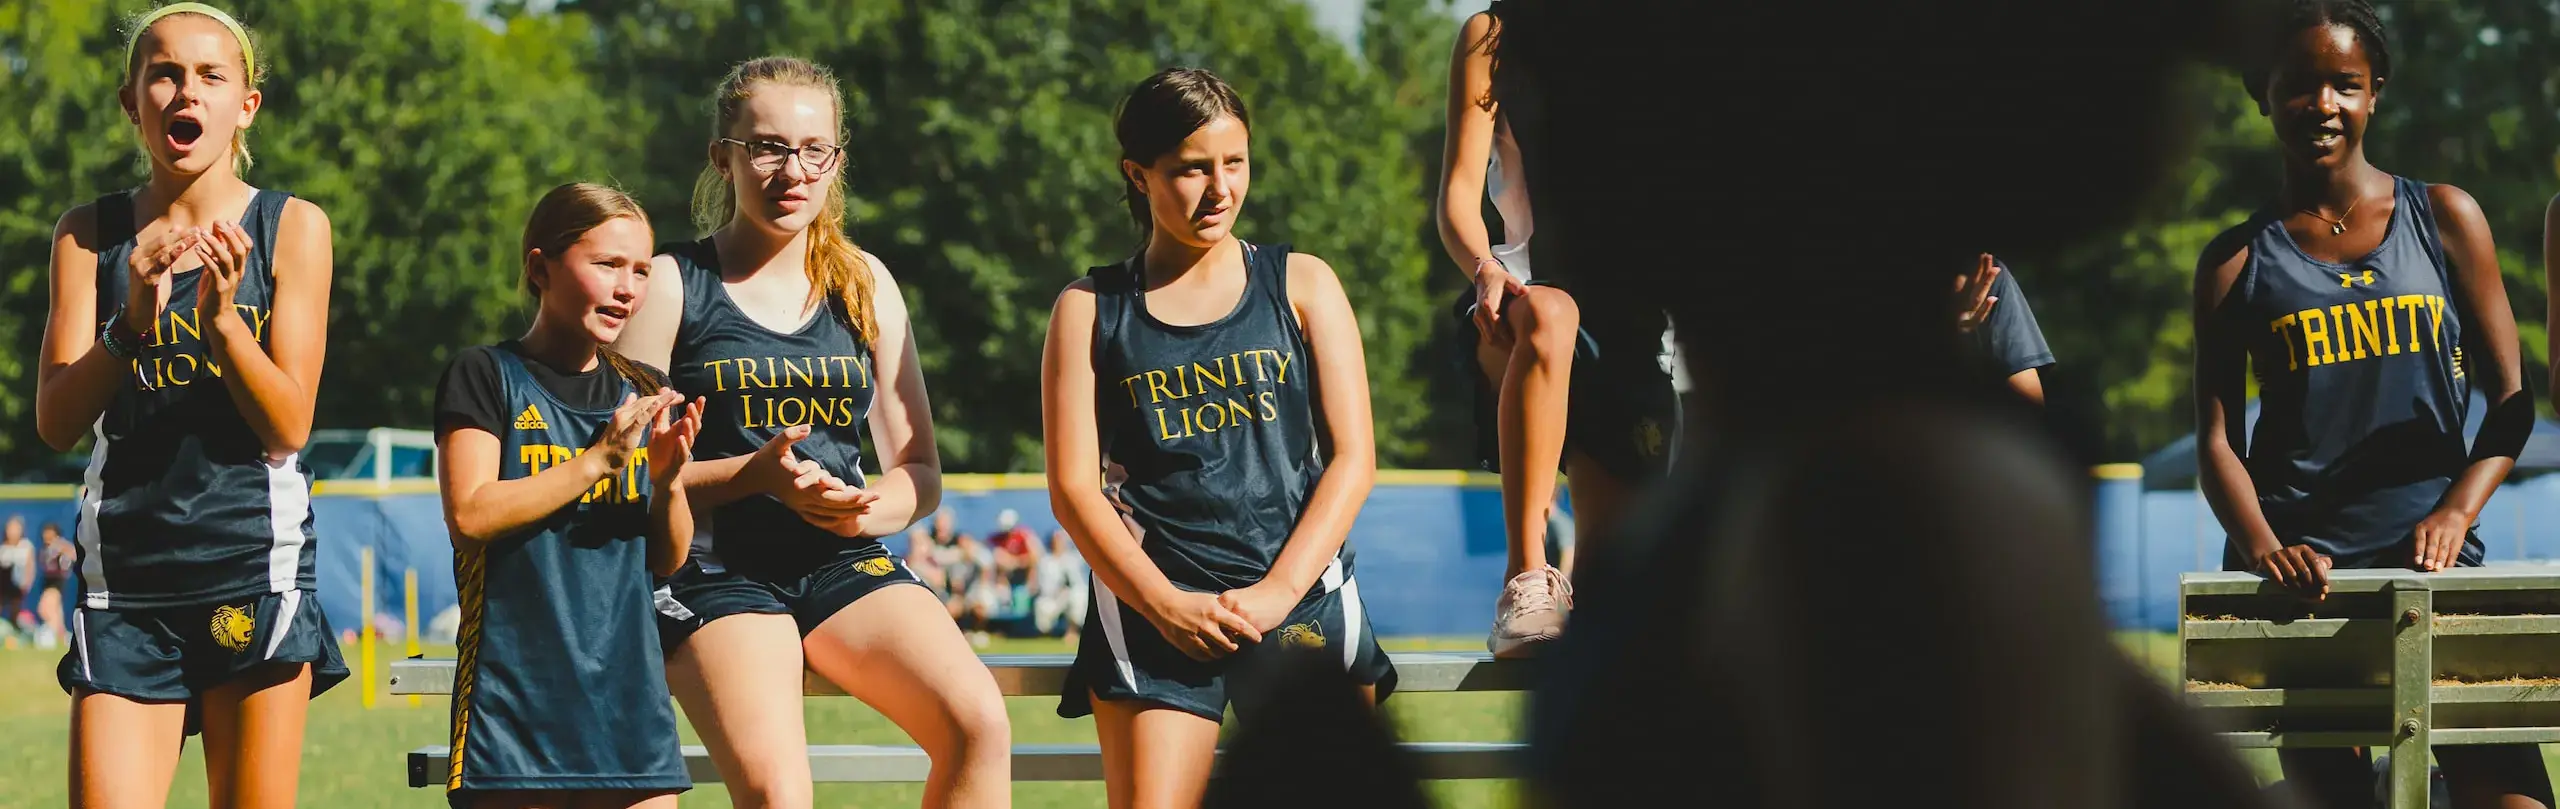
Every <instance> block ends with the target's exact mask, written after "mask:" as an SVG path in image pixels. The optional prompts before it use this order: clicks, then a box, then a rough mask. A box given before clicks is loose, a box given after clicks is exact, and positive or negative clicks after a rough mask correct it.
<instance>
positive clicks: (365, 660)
mask: <svg viewBox="0 0 2560 809" xmlns="http://www.w3.org/2000/svg"><path fill="white" fill-rule="evenodd" d="M356 564H357V565H358V566H360V567H362V568H364V608H363V610H362V611H361V614H362V615H363V616H364V617H363V619H362V620H363V621H364V626H362V627H358V628H357V629H356V647H357V648H358V649H360V650H361V651H360V652H359V653H358V654H359V657H361V658H362V660H361V662H360V663H359V664H358V665H359V666H360V667H361V668H362V669H363V670H362V671H360V672H358V673H357V675H356V676H358V677H360V678H362V679H363V680H364V707H366V708H372V707H373V701H374V699H375V697H374V692H375V691H376V690H378V689H377V687H376V683H375V678H374V676H373V672H374V668H373V549H372V548H370V547H367V548H364V549H362V550H361V552H360V554H359V556H358V557H357V562H356Z"/></svg>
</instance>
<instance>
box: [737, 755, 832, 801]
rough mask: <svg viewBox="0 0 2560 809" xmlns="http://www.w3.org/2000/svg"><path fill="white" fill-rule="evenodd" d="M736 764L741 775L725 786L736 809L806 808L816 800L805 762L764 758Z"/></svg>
mask: <svg viewBox="0 0 2560 809" xmlns="http://www.w3.org/2000/svg"><path fill="white" fill-rule="evenodd" d="M739 764H740V765H741V766H740V768H739V769H741V770H743V772H740V773H738V776H739V777H738V778H736V779H733V780H732V781H731V782H730V783H729V784H728V785H727V786H728V788H729V801H730V803H731V804H732V805H734V806H736V807H738V809H808V808H809V805H810V804H811V802H813V801H814V800H816V798H815V796H814V795H812V794H811V791H810V788H809V773H808V769H807V766H806V762H805V761H803V762H779V761H773V760H770V759H766V760H750V761H742V762H739Z"/></svg>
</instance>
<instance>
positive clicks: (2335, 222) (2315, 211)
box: [2303, 200, 2363, 236]
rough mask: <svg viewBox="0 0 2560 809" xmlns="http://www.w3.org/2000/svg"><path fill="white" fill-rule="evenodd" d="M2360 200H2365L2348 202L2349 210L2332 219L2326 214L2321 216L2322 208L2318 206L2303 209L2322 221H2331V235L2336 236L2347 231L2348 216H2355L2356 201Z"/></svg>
mask: <svg viewBox="0 0 2560 809" xmlns="http://www.w3.org/2000/svg"><path fill="white" fill-rule="evenodd" d="M2359 202H2363V200H2356V201H2354V202H2349V203H2347V210H2346V212H2345V213H2341V214H2338V218H2336V219H2331V218H2329V217H2326V216H2321V215H2320V208H2319V207H2318V206H2313V207H2310V208H2304V209H2303V212H2304V213H2308V214H2311V215H2312V216H2315V217H2319V219H2320V221H2322V222H2327V223H2329V235H2331V236H2336V235H2338V234H2341V233H2345V232H2347V217H2350V216H2354V215H2355V214H2356V203H2359Z"/></svg>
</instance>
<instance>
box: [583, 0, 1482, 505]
mask: <svg viewBox="0 0 2560 809" xmlns="http://www.w3.org/2000/svg"><path fill="white" fill-rule="evenodd" d="M576 8H577V9H578V10H579V12H580V13H583V14H586V15H589V16H591V17H592V18H593V19H594V20H595V21H596V26H597V29H598V30H599V31H600V32H602V33H603V34H604V44H603V46H602V52H601V54H600V60H601V61H600V63H599V64H598V65H597V66H596V68H595V70H594V71H593V73H594V75H596V76H599V77H600V82H602V83H603V84H604V85H606V86H605V88H604V91H605V92H606V93H608V94H609V95H612V96H613V97H615V98H618V99H621V101H622V103H624V104H626V105H630V107H631V108H632V109H635V110H641V111H644V112H643V114H645V115H646V116H648V117H649V118H650V119H652V120H657V121H660V122H662V125H659V126H655V127H652V128H651V129H650V130H649V131H648V132H647V133H646V134H645V136H644V137H642V138H641V142H640V143H639V144H638V145H637V147H636V150H635V151H636V160H637V162H636V163H633V164H631V165H627V166H621V167H619V168H621V169H623V170H624V171H625V172H626V173H628V174H631V175H633V176H641V177H647V178H649V179H648V180H646V181H642V182H639V183H635V187H636V188H637V189H638V190H639V193H640V195H641V199H642V203H643V204H644V205H646V206H648V208H649V209H650V210H651V211H654V212H656V213H655V214H654V215H655V216H656V217H657V219H658V223H659V225H658V228H659V232H660V234H661V238H669V237H672V236H673V235H675V234H687V233H691V232H692V228H691V226H690V225H689V224H686V223H685V222H684V221H683V217H682V215H681V212H683V211H685V210H687V203H686V198H687V195H688V194H689V193H690V183H691V179H692V178H693V177H694V175H695V174H696V173H698V172H699V171H701V169H702V166H703V155H704V146H705V144H706V142H707V141H708V140H709V139H710V137H711V134H710V126H711V121H710V111H709V101H710V98H709V96H710V91H711V88H712V86H713V85H714V84H716V83H717V82H718V80H719V78H720V76H721V75H722V74H723V73H724V72H726V70H727V69H728V67H729V66H730V65H731V64H734V63H735V62H738V61H742V60H745V59H750V58H754V57H757V56H762V55H767V54H790V55H796V56H801V57H804V58H809V59H813V60H816V61H819V62H821V63H824V64H827V65H829V66H831V67H833V68H835V70H836V73H837V76H838V78H839V80H840V81H842V82H843V83H844V85H845V88H844V89H845V92H846V95H847V100H846V106H847V108H848V116H847V117H848V124H849V129H850V137H849V140H848V146H849V148H850V150H851V151H850V152H849V154H851V155H852V156H853V164H852V166H851V167H850V168H849V169H848V170H847V171H848V173H847V175H846V178H847V182H849V183H850V186H849V188H850V189H851V192H852V195H853V196H852V201H853V203H854V204H853V207H852V210H853V216H852V217H851V219H852V221H851V223H850V229H851V231H852V233H853V236H854V240H855V242H856V243H858V244H861V245H862V246H863V247H864V248H865V249H867V250H870V251H871V252H873V253H874V254H877V255H879V256H880V258H881V260H882V261H883V262H885V263H886V264H887V265H888V266H889V268H890V271H891V272H892V273H893V274H894V275H896V277H897V278H898V282H899V284H900V285H901V286H902V287H903V288H904V289H905V291H906V293H907V296H908V305H909V307H910V309H911V311H912V312H913V314H914V318H915V324H916V328H915V333H916V340H917V347H918V350H919V352H920V353H921V354H922V356H923V360H924V370H925V375H926V380H927V384H928V386H929V388H930V389H931V390H932V392H933V401H934V425H935V429H936V433H937V436H936V437H937V439H938V440H939V442H940V444H941V450H942V457H943V460H944V463H945V465H946V466H947V467H949V468H952V469H966V470H980V471H999V470H1013V471H1026V470H1036V469H1038V468H1039V467H1040V443H1039V440H1040V423H1039V416H1040V403H1039V398H1038V396H1039V389H1040V378H1039V373H1040V359H1039V358H1040V344H1041V341H1042V340H1043V338H1044V335H1045V334H1046V331H1047V328H1048V315H1049V306H1050V303H1051V302H1052V301H1053V300H1054V299H1055V298H1056V296H1057V294H1058V291H1059V290H1060V289H1062V288H1064V287H1065V286H1066V284H1067V283H1068V282H1070V281H1073V280H1075V279H1076V278H1077V277H1079V276H1081V275H1083V273H1084V271H1085V269H1086V268H1088V267H1091V266H1094V265H1099V264H1106V263H1110V262H1114V261H1117V260H1119V259H1121V258H1123V257H1125V256H1127V255H1128V254H1129V253H1130V252H1131V251H1133V250H1134V249H1135V248H1136V246H1137V236H1136V231H1135V230H1134V228H1133V227H1132V225H1131V224H1130V222H1129V220H1128V216H1127V214H1126V213H1125V212H1124V210H1123V208H1122V207H1121V205H1120V202H1119V199H1120V192H1121V181H1120V179H1119V174H1118V168H1117V166H1118V162H1119V161H1118V156H1119V149H1118V146H1117V144H1116V143H1115V142H1114V141H1113V139H1112V135H1111V118H1112V112H1113V109H1114V108H1115V106H1116V105H1117V104H1118V102H1119V100H1120V97H1121V95H1122V94H1124V93H1125V92H1127V90H1128V88H1129V87H1131V86H1133V85H1135V84H1136V83H1137V81H1138V80H1139V79H1141V78H1144V77H1145V76H1146V75H1148V74H1150V73H1153V72H1155V71H1156V70H1158V69H1160V68H1162V67H1167V66H1172V65H1177V64H1187V65H1194V66H1200V67H1206V68H1209V69H1210V70H1213V71H1216V72H1217V73H1218V74H1219V75H1220V76H1222V77H1224V78H1226V79H1227V80H1228V81H1229V82H1231V83H1233V84H1234V85H1235V86H1236V89H1237V91H1238V93H1240V94H1241V95H1242V96H1243V97H1244V99H1245V102H1246V105H1247V107H1248V109H1249V110H1250V111H1251V113H1252V116H1253V121H1254V130H1255V131H1254V136H1255V137H1254V142H1255V150H1254V152H1255V172H1254V184H1253V189H1252V196H1251V198H1250V202H1249V203H1248V206H1247V213H1246V215H1245V218H1244V220H1243V223H1242V225H1241V226H1240V229H1239V230H1240V233H1241V234H1242V235H1243V236H1244V237H1245V238H1247V239H1250V240H1255V241H1270V242H1290V243H1293V244H1294V245H1295V246H1296V247H1297V248H1298V249H1299V250H1300V251H1302V252H1307V253H1312V254H1315V255H1317V256H1320V257H1322V258H1324V259H1326V260H1327V261H1328V262H1330V263H1331V264H1332V265H1333V267H1334V269H1335V271H1336V272H1338V273H1340V274H1341V276H1342V278H1343V283H1344V286H1345V287H1346V288H1347V290H1348V291H1349V293H1350V295H1351V298H1352V300H1353V301H1355V302H1356V308H1357V310H1358V312H1359V317H1360V321H1361V325H1362V332H1363V336H1364V337H1365V339H1366V342H1367V348H1368V363H1369V384H1370V389H1371V395H1372V397H1373V403H1374V405H1375V412H1376V414H1377V416H1376V418H1377V435H1378V440H1379V445H1380V451H1381V454H1382V457H1383V458H1384V459H1385V460H1386V462H1388V463H1390V464H1395V463H1401V462H1410V461H1412V460H1414V459H1416V458H1418V457H1419V456H1421V454H1422V453H1424V452H1425V451H1426V449H1427V447H1429V446H1430V445H1431V443H1433V442H1430V441H1429V440H1428V439H1429V437H1430V436H1429V434H1428V433H1426V432H1425V431H1424V430H1422V429H1421V428H1422V427H1423V426H1424V425H1425V422H1426V420H1428V419H1431V418H1432V417H1433V416H1434V415H1435V409H1434V408H1432V407H1430V406H1429V404H1428V403H1429V401H1430V400H1431V398H1430V391H1429V390H1428V380H1427V379H1426V378H1423V377H1420V376H1419V375H1417V374H1415V373H1413V372H1412V371H1411V368H1412V366H1413V365H1414V364H1415V363H1416V362H1418V361H1422V360H1421V359H1419V358H1418V357H1417V355H1418V354H1420V353H1422V352H1423V350H1424V348H1425V345H1426V341H1427V340H1428V339H1429V338H1430V337H1431V329H1432V326H1433V325H1434V323H1435V322H1436V321H1435V320H1434V319H1433V318H1431V317H1430V314H1431V312H1432V311H1433V310H1434V309H1435V308H1436V307H1434V306H1433V304H1432V301H1434V300H1436V299H1437V298H1436V296H1433V295H1431V294H1430V293H1428V292H1426V291H1425V288H1424V287H1425V284H1424V282H1425V280H1426V279H1427V278H1429V277H1430V276H1431V274H1433V273H1434V272H1437V270H1436V269H1435V268H1434V267H1435V265H1434V264H1433V262H1434V261H1436V260H1438V259H1437V256H1438V252H1439V251H1438V250H1437V249H1436V243H1434V242H1426V241H1424V240H1423V238H1422V235H1423V234H1424V233H1426V232H1427V231H1426V230H1424V229H1422V228H1423V227H1427V223H1428V221H1429V217H1430V211H1431V209H1430V197H1429V196H1426V195H1419V194H1418V193H1417V191H1418V190H1420V189H1423V188H1424V187H1425V186H1426V184H1427V183H1428V182H1429V179H1430V178H1436V177H1437V174H1438V172H1437V171H1436V166H1437V165H1438V164H1437V155H1438V144H1437V134H1436V133H1437V129H1436V127H1437V125H1438V120H1437V118H1438V115H1437V108H1436V106H1434V107H1429V108H1427V109H1422V110H1417V109H1416V107H1415V104H1414V102H1415V101H1416V100H1417V99H1434V98H1436V96H1432V95H1430V94H1429V93H1422V92H1417V91H1416V88H1417V87H1420V86H1429V87H1433V88H1436V87H1437V86H1439V83H1440V82H1441V81H1445V79H1442V78H1440V76H1441V75H1443V74H1444V72H1445V68H1443V67H1441V66H1440V65H1439V64H1436V63H1432V62H1430V61H1429V60H1420V61H1415V60H1402V59H1398V60H1394V61H1389V62H1377V61H1375V60H1370V61H1365V62H1364V61H1363V60H1362V59H1361V58H1359V57H1357V56H1355V55H1354V54H1352V53H1351V52H1349V51H1348V50H1347V49H1345V48H1344V47H1342V45H1341V44H1340V43H1339V42H1338V41H1336V40H1334V39H1332V38H1330V37H1328V36H1327V35H1325V34H1324V32H1323V31H1321V30H1320V29H1318V28H1316V27H1315V25H1314V23H1313V20H1312V18H1311V17H1310V15H1309V13H1308V11H1307V9H1306V8H1305V7H1304V6H1303V5H1300V4H1297V3H1267V4H1248V5H1244V6H1237V5H1234V4H1215V3H1210V2H1175V3H1167V2H1138V1H1136V0H1110V1H1108V2H1103V1H1097V0H1034V1H1032V2H1018V3H988V2H977V1H976V0H931V1H928V2H916V3H906V4H852V5H844V4H832V3H791V2H770V1H769V0H766V1H757V0H750V1H749V2H742V3H738V4H735V5H729V4H721V3H707V2H701V1H700V0H594V1H592V2H585V3H581V4H579V5H578V6H576ZM1372 11H1373V14H1375V15H1378V16H1380V17H1382V18H1384V19H1386V20H1387V21H1388V23H1387V24H1380V25H1375V26H1373V27H1372V31H1371V33H1370V34H1369V35H1368V36H1367V37H1365V38H1364V39H1365V41H1367V42H1368V43H1371V48H1370V49H1371V50H1372V51H1377V52H1382V53H1390V54H1400V53H1402V51H1399V50H1397V49H1399V48H1401V49H1405V50H1412V51H1417V52H1431V51H1434V50H1436V51H1437V52H1438V53H1440V54H1443V55H1444V56H1443V57H1442V58H1445V54H1446V44H1445V43H1446V42H1447V37H1450V36H1452V35H1453V34H1454V32H1455V30H1456V25H1455V22H1454V21H1453V20H1451V19H1450V18H1448V17H1447V16H1446V15H1445V14H1443V13H1437V12H1436V11H1435V10H1434V7H1432V6H1429V5H1427V4H1426V3H1424V2H1422V0H1385V1H1382V2H1380V3H1378V4H1376V6H1375V7H1374V8H1373V10H1372ZM1417 72H1418V75H1417ZM1424 132H1429V133H1431V134H1430V139H1431V143H1430V144H1429V145H1430V147H1431V148H1430V150H1429V151H1428V152H1422V151H1416V147H1417V146H1419V145H1421V142H1422V140H1423V138H1422V137H1421V135H1422V134H1423V133H1424ZM1426 175H1428V177H1426ZM1418 224H1419V225H1420V227H1418ZM1437 415H1440V417H1441V421H1442V422H1443V424H1442V430H1441V431H1442V432H1443V433H1444V434H1455V432H1454V430H1450V429H1447V425H1453V424H1455V422H1454V421H1453V420H1451V418H1450V417H1449V416H1448V415H1447V414H1437ZM1439 443H1448V442H1445V441H1444V442H1439Z"/></svg>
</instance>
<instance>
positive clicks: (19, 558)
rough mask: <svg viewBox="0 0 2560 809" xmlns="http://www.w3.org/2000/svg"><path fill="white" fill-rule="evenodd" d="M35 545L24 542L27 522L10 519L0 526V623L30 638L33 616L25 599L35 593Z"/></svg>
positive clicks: (13, 515)
mask: <svg viewBox="0 0 2560 809" xmlns="http://www.w3.org/2000/svg"><path fill="white" fill-rule="evenodd" d="M35 584H36V545H35V543H34V542H31V541H28V539H27V519H26V518H25V517H21V516H18V515H15V514H12V515H9V522H8V524H7V525H6V526H0V619H4V620H5V622H6V623H8V624H9V626H10V629H11V631H12V632H14V633H16V634H17V635H33V634H34V629H35V612H34V611H32V610H29V609H28V608H27V595H28V594H29V593H32V592H35V589H36V587H35Z"/></svg>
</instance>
